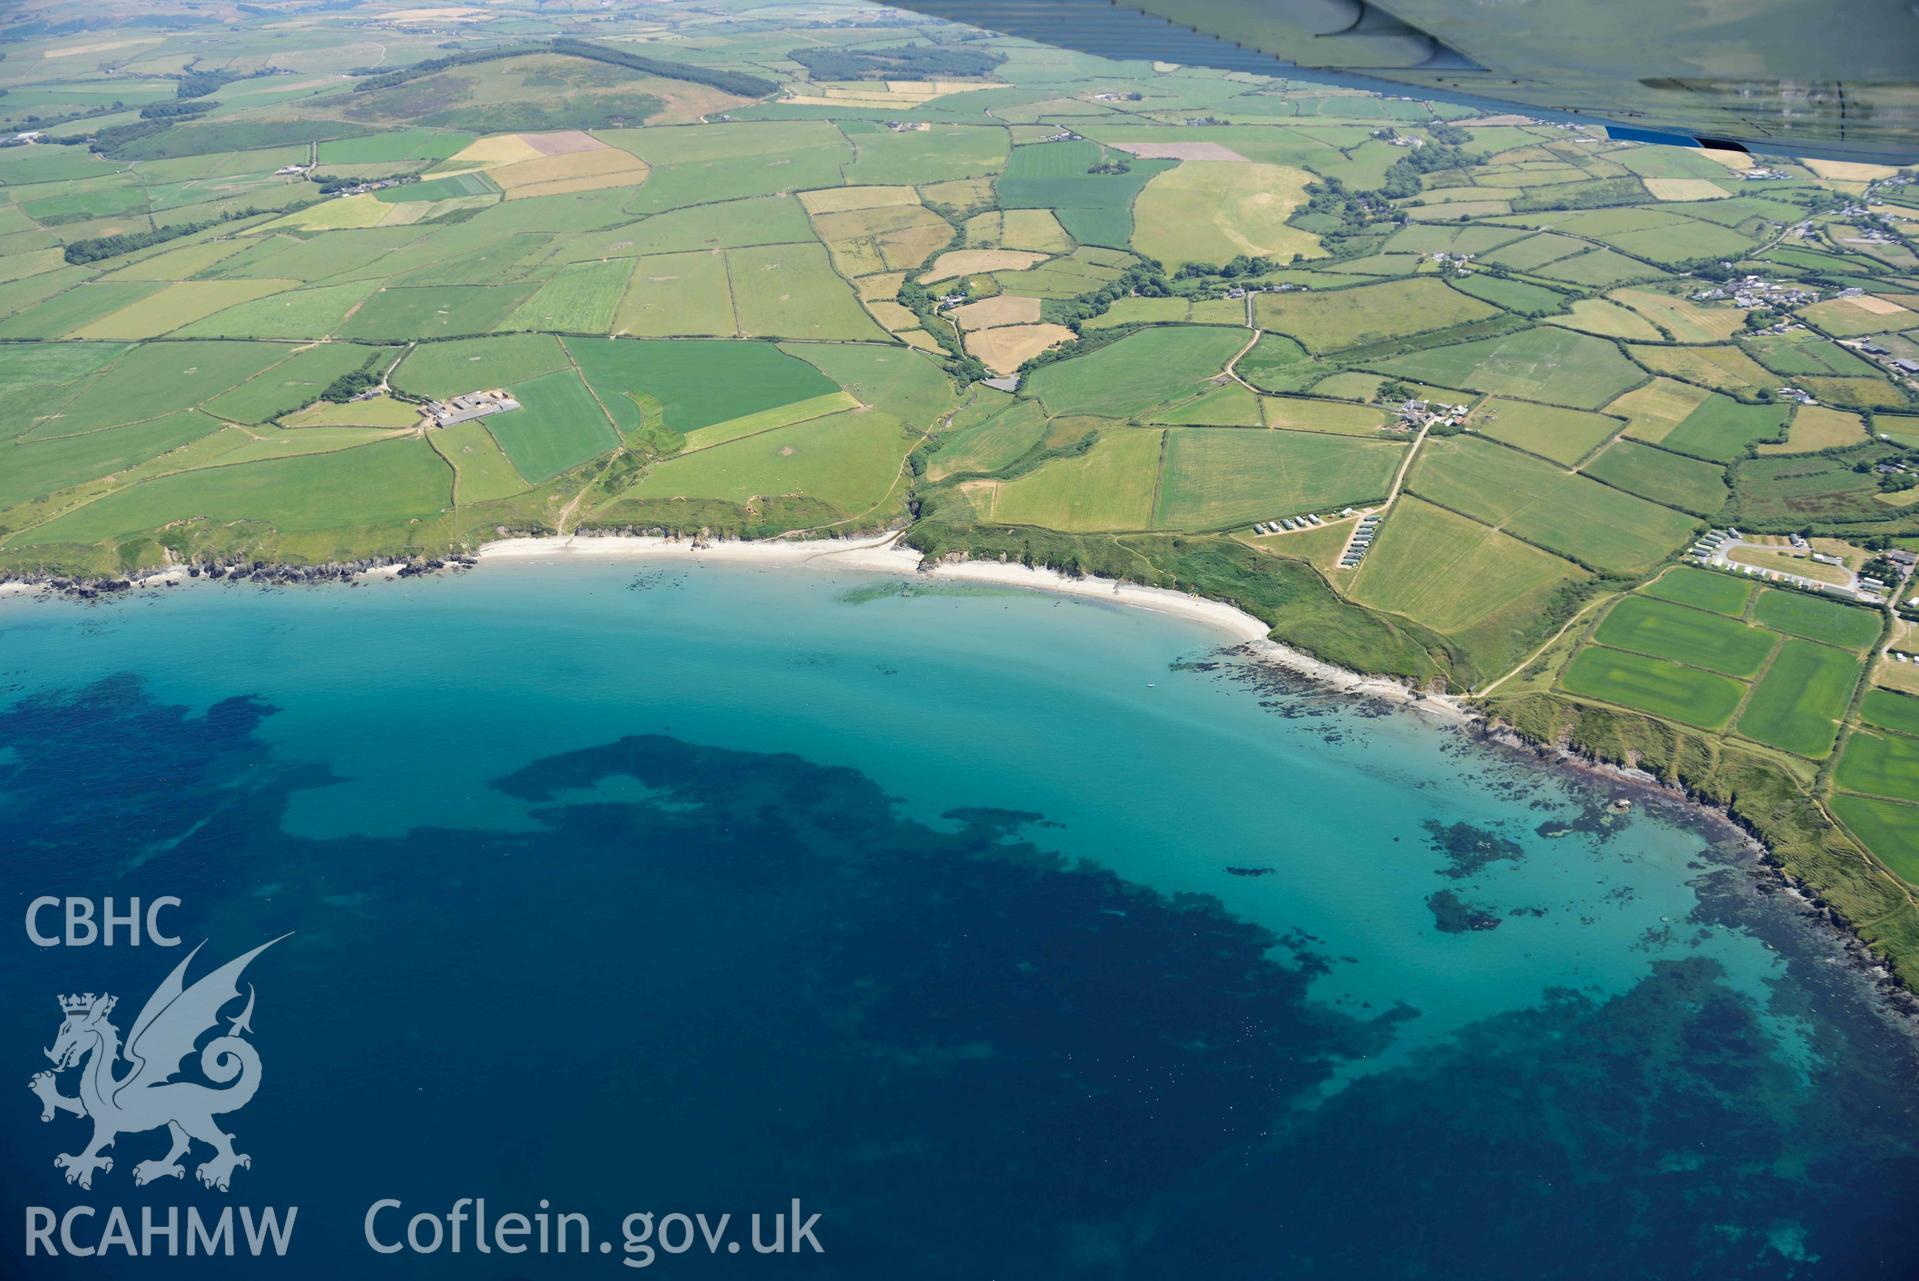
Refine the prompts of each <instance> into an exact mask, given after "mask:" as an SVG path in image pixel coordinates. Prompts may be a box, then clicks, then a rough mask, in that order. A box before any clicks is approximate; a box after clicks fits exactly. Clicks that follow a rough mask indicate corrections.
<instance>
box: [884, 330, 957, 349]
mask: <svg viewBox="0 0 1919 1281" xmlns="http://www.w3.org/2000/svg"><path fill="white" fill-rule="evenodd" d="M895 336H896V337H897V338H899V340H900V341H901V342H903V343H905V344H906V345H907V346H909V347H916V348H918V349H919V350H921V351H930V352H932V353H933V354H934V355H944V354H945V352H946V348H944V347H942V346H940V345H939V343H938V342H937V341H936V340H935V339H934V337H933V335H931V334H929V333H927V332H926V331H925V330H924V329H907V330H902V331H901V332H900V333H899V334H897V335H895Z"/></svg>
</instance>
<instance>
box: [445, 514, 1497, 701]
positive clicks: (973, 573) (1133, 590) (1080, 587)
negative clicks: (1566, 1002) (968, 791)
mask: <svg viewBox="0 0 1919 1281" xmlns="http://www.w3.org/2000/svg"><path fill="white" fill-rule="evenodd" d="M478 556H479V559H480V560H481V561H483V562H484V561H489V560H491V561H537V560H547V559H562V558H570V557H593V558H605V559H625V558H629V557H631V558H644V559H655V560H662V559H676V558H677V559H690V560H692V561H693V562H695V563H703V564H736V565H769V566H810V567H812V568H816V569H828V570H856V571H865V572H871V573H883V574H896V575H918V576H922V577H927V578H933V579H938V580H940V581H943V582H968V583H990V584H994V585H997V586H1002V587H1017V588H1023V589H1026V590H1030V591H1039V592H1049V593H1052V594H1054V595H1060V596H1073V597H1079V598H1082V599H1086V600H1096V601H1104V602H1107V603H1109V604H1115V605H1125V606H1127V607H1129V608H1132V609H1149V610H1152V611H1154V612H1156V613H1161V614H1172V615H1175V616H1177V617H1179V618H1183V619H1186V620H1188V621H1190V622H1195V623H1199V624H1202V625H1204V626H1206V627H1209V628H1211V629H1212V630H1214V631H1216V632H1220V633H1222V634H1223V635H1225V636H1228V637H1230V638H1231V639H1232V641H1233V642H1234V643H1235V644H1238V645H1243V646H1245V647H1246V648H1247V649H1248V650H1249V651H1251V652H1252V653H1254V654H1256V655H1257V656H1258V657H1259V658H1260V659H1261V660H1262V661H1264V662H1269V663H1272V664H1274V665H1275V666H1279V667H1284V668H1287V669H1288V670H1291V671H1294V672H1298V673H1299V674H1301V675H1303V676H1308V677H1311V678H1312V679H1314V680H1317V681H1320V682H1321V683H1323V684H1326V685H1329V686H1332V687H1333V688H1335V689H1338V690H1342V691H1345V692H1348V693H1354V694H1364V695H1366V696H1368V697H1372V698H1380V699H1385V700H1387V701H1388V702H1392V703H1398V704H1402V705H1405V706H1408V707H1413V708H1417V709H1419V710H1420V711H1424V712H1427V713H1429V714H1431V715H1434V716H1438V717H1440V718H1441V719H1444V720H1448V721H1452V722H1455V723H1461V724H1463V723H1465V722H1468V721H1472V720H1475V719H1477V716H1476V714H1475V713H1473V712H1470V711H1468V710H1467V709H1466V708H1465V707H1463V706H1461V705H1460V704H1459V702H1458V701H1457V700H1455V699H1453V698H1450V697H1447V696H1445V695H1440V694H1426V695H1420V694H1416V693H1414V692H1413V691H1412V690H1410V689H1408V688H1406V687H1405V686H1404V685H1401V684H1399V683H1398V682H1397V681H1391V680H1385V679H1382V678H1379V677H1372V676H1363V675H1361V674H1360V673H1358V672H1354V671H1349V670H1347V669H1346V668H1343V667H1336V666H1334V665H1333V664H1331V663H1324V662H1321V661H1320V660H1318V659H1316V658H1314V657H1313V656H1312V655H1310V654H1305V653H1302V652H1300V651H1299V650H1296V649H1292V648H1290V647H1288V646H1285V645H1281V644H1279V643H1278V642H1276V641H1272V640H1268V639H1267V637H1266V633H1267V630H1268V629H1267V627H1266V624H1265V623H1262V622H1261V621H1260V620H1259V619H1257V618H1255V617H1253V616H1252V615H1251V614H1248V613H1246V612H1244V611H1242V610H1239V609H1235V608H1234V607H1233V606H1231V605H1227V604H1225V603H1223V602H1221V601H1215V600H1207V599H1206V598H1204V597H1202V596H1192V595H1188V594H1187V593H1185V592H1175V591H1168V590H1166V589H1164V588H1160V587H1144V586H1141V585H1139V584H1137V583H1125V582H1119V581H1116V580H1114V579H1110V578H1074V577H1071V576H1069V575H1067V574H1063V573H1060V572H1059V571H1058V570H1053V569H1039V568H1031V567H1028V566H1025V565H1020V564H1013V563H1008V562H1002V561H983V560H973V561H957V562H945V563H941V564H938V565H932V566H927V567H924V568H922V557H921V556H920V554H919V553H918V552H916V551H914V550H913V549H912V548H910V547H905V546H902V545H901V544H900V542H899V536H898V535H897V534H887V535H882V536H879V537H874V538H862V539H835V540H810V541H800V540H796V539H765V540H759V541H751V542H748V541H739V540H732V541H720V542H705V543H696V542H692V541H689V540H686V539H673V538H654V537H642V536H637V535H598V536H595V535H572V536H569V537H566V538H506V539H501V540H499V541H497V542H491V543H488V544H486V545H485V546H483V547H481V548H480V550H479V553H478Z"/></svg>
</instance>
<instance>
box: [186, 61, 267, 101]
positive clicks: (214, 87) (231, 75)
mask: <svg viewBox="0 0 1919 1281" xmlns="http://www.w3.org/2000/svg"><path fill="white" fill-rule="evenodd" d="M271 74H272V72H270V71H269V70H267V69H266V68H264V67H263V68H261V69H260V70H259V71H250V72H249V71H187V72H183V73H182V74H181V76H180V80H179V82H178V83H177V84H175V85H174V87H173V96H174V97H175V98H205V97H207V96H209V95H211V94H216V93H218V92H220V90H222V89H224V88H226V87H227V86H228V85H230V84H232V83H233V82H234V81H235V80H245V79H247V78H248V77H250V76H261V75H271Z"/></svg>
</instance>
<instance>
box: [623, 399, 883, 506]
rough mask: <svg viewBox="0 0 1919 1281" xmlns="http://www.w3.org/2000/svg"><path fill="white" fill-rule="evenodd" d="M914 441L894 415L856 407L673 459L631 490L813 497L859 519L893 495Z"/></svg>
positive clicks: (731, 498) (744, 498)
mask: <svg viewBox="0 0 1919 1281" xmlns="http://www.w3.org/2000/svg"><path fill="white" fill-rule="evenodd" d="M912 443H913V441H912V438H911V437H909V436H908V435H907V433H906V431H905V430H904V428H903V424H901V422H900V420H899V419H897V418H895V417H893V416H892V415H891V414H885V413H879V412H877V411H873V410H852V411H849V412H847V413H840V414H830V415H828V416H827V417H824V418H816V419H814V420H813V421H811V422H805V423H799V424H797V425H795V426H792V427H782V428H780V429H779V430H777V431H769V432H763V433H761V434H759V435H757V436H749V437H747V438H745V439H743V440H735V441H732V442H730V443H728V444H724V445H716V446H714V447H713V448H711V449H703V450H700V451H699V452H698V453H693V454H687V455H685V456H683V457H680V458H675V459H670V460H668V461H667V462H664V463H661V464H660V465H659V466H657V467H654V468H653V469H652V470H650V471H649V472H648V473H647V474H646V477H645V479H644V480H642V481H641V482H640V483H639V485H637V486H635V487H634V489H633V490H632V491H631V492H632V493H633V494H634V495H635V496H636V497H641V498H669V497H670V498H712V499H720V500H722V501H725V502H730V503H736V504H745V503H748V502H749V501H751V500H753V499H755V498H763V497H776V496H780V495H806V496H808V497H810V498H814V499H817V500H818V501H819V502H822V503H824V504H826V505H827V506H828V507H830V508H832V509H833V510H834V511H836V512H838V513H839V514H840V515H841V516H856V515H859V514H860V513H862V512H865V511H868V510H869V509H871V508H873V507H874V506H875V505H876V504H879V503H880V502H881V501H882V500H883V499H884V498H885V497H886V494H887V491H888V490H889V489H891V488H892V487H893V485H894V482H895V481H896V479H897V478H898V476H899V472H900V462H901V460H902V459H904V458H905V456H906V451H907V450H908V449H909V448H910V447H911V446H912Z"/></svg>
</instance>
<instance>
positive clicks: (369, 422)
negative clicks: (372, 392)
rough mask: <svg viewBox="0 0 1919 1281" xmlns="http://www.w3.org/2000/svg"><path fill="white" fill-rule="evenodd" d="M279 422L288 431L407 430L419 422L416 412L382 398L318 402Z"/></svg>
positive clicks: (401, 404) (406, 406) (398, 402)
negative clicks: (338, 403) (337, 428)
mask: <svg viewBox="0 0 1919 1281" xmlns="http://www.w3.org/2000/svg"><path fill="white" fill-rule="evenodd" d="M280 421H281V422H283V423H285V424H286V425H287V426H288V427H411V426H413V425H414V424H415V423H417V422H419V421H420V408H419V406H418V405H412V404H408V403H407V402H406V401H404V400H391V399H388V398H387V397H385V396H376V397H374V398H373V399H372V400H355V401H349V402H348V403H346V404H344V405H336V404H334V403H333V402H331V401H326V400H322V401H319V402H317V403H315V404H312V405H308V406H307V407H306V408H305V409H301V410H297V411H295V412H294V413H291V414H288V415H287V416H286V417H284V418H282V419H281V420H280Z"/></svg>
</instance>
